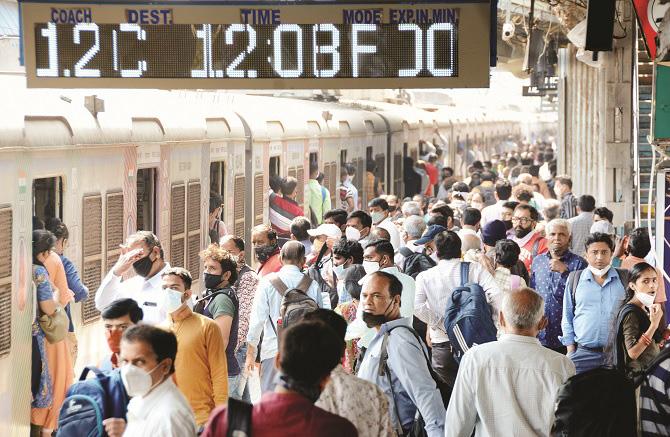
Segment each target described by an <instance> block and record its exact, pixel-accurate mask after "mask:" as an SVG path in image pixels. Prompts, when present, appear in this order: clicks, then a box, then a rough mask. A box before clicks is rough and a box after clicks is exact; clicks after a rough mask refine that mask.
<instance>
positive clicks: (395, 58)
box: [36, 23, 458, 79]
mask: <svg viewBox="0 0 670 437" xmlns="http://www.w3.org/2000/svg"><path fill="white" fill-rule="evenodd" d="M36 26H37V27H36V37H37V38H38V40H37V41H36V46H37V47H42V55H41V56H40V59H39V61H40V62H39V63H40V64H41V65H40V67H41V68H37V69H36V75H37V76H39V77H76V78H99V77H122V78H141V77H163V78H171V77H191V78H236V79H240V78H250V79H254V78H286V79H290V78H358V77H398V78H403V77H455V76H457V75H458V69H457V58H458V44H457V39H458V38H457V27H456V25H455V24H454V23H432V24H422V25H419V24H413V23H405V24H380V25H375V24H351V25H342V24H340V25H335V24H308V25H298V24H279V25H257V26H252V25H249V24H230V25H220V24H199V25H187V24H176V25H166V26H163V25H157V26H140V25H139V24H129V23H124V24H119V25H114V24H96V23H80V24H76V25H61V24H54V23H47V24H37V25H36ZM40 39H41V40H40ZM45 43H46V44H45ZM175 47H176V50H187V53H185V54H180V55H179V56H170V54H169V53H168V52H167V51H170V50H175ZM59 61H60V62H59ZM45 65H46V66H45Z"/></svg>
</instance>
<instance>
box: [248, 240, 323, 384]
mask: <svg viewBox="0 0 670 437" xmlns="http://www.w3.org/2000/svg"><path fill="white" fill-rule="evenodd" d="M279 260H280V261H281V264H282V267H281V269H279V271H278V272H277V273H271V274H269V275H266V276H264V277H263V278H262V279H261V280H260V282H259V283H258V288H257V289H256V297H255V298H254V303H253V306H252V308H251V317H250V320H249V331H248V333H247V346H248V348H247V358H246V363H245V367H246V371H247V372H248V373H249V374H250V373H251V372H253V370H254V366H255V360H256V354H257V351H258V343H259V342H260V341H261V333H262V334H263V335H262V340H263V343H262V344H261V375H260V376H261V391H262V392H263V393H267V392H270V391H273V390H274V388H275V384H276V381H275V379H276V376H277V369H276V368H275V365H274V361H275V356H276V355H277V351H278V350H279V344H278V342H277V323H278V321H279V319H280V318H281V317H280V315H279V309H280V307H281V301H282V297H283V295H282V294H280V291H279V290H278V289H277V288H275V286H274V285H273V282H275V283H276V281H277V280H278V281H280V282H281V283H283V284H284V286H285V287H286V289H287V290H290V289H292V288H300V289H301V290H302V291H304V292H305V294H306V295H307V296H309V297H310V298H311V299H314V300H315V301H316V303H317V304H318V306H319V307H320V308H324V307H325V308H328V309H330V300H329V299H328V298H326V299H324V298H323V296H322V294H321V293H320V292H319V285H318V284H317V283H316V281H312V280H311V279H310V278H309V277H308V276H307V275H305V274H304V273H302V271H301V269H302V267H303V266H304V265H305V246H303V245H302V244H300V242H298V241H295V240H291V241H287V242H286V243H285V244H284V246H282V248H281V252H280V254H279Z"/></svg>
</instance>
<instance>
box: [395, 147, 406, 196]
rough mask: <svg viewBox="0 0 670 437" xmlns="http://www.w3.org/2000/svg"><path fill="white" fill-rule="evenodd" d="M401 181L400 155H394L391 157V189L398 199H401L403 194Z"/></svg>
mask: <svg viewBox="0 0 670 437" xmlns="http://www.w3.org/2000/svg"><path fill="white" fill-rule="evenodd" d="M402 181H403V171H402V155H401V154H400V153H396V154H394V155H393V189H394V192H393V194H395V195H396V196H398V197H402V196H403V195H404V194H403V189H402Z"/></svg>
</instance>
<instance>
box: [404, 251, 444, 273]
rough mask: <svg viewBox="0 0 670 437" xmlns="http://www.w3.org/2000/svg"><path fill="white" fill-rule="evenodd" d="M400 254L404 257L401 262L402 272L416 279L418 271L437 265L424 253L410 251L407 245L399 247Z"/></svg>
mask: <svg viewBox="0 0 670 437" xmlns="http://www.w3.org/2000/svg"><path fill="white" fill-rule="evenodd" d="M400 254H401V255H402V256H404V257H405V259H404V260H403V263H402V271H403V273H404V274H406V275H409V276H411V277H412V278H413V279H416V277H417V276H418V275H419V273H421V272H423V271H426V270H428V269H430V268H433V267H435V266H436V265H437V264H435V261H433V260H432V259H431V257H429V256H427V255H426V254H425V253H416V252H412V251H411V250H410V249H408V248H407V247H402V248H400Z"/></svg>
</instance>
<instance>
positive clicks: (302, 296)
mask: <svg viewBox="0 0 670 437" xmlns="http://www.w3.org/2000/svg"><path fill="white" fill-rule="evenodd" d="M268 279H269V280H270V284H272V286H273V287H274V288H275V289H276V290H277V292H278V293H279V294H280V295H281V297H282V299H281V307H280V309H279V317H280V318H281V326H277V327H276V328H275V325H274V323H271V324H272V329H273V330H274V331H275V335H277V333H278V331H279V329H284V328H288V327H289V326H291V325H294V324H296V323H297V322H299V321H300V320H301V319H302V318H303V316H304V315H305V314H306V313H309V312H312V311H314V310H317V309H319V305H318V304H317V303H316V301H315V300H314V299H312V298H311V297H309V296H308V295H307V290H309V287H310V285H311V284H312V279H311V278H310V277H309V276H307V275H304V276H303V278H302V280H301V281H300V283H299V284H298V286H297V287H295V288H288V287H287V286H286V284H284V282H283V281H282V280H281V279H279V276H278V275H277V274H276V273H275V274H272V275H270V277H269V278H268ZM270 322H272V319H270Z"/></svg>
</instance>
